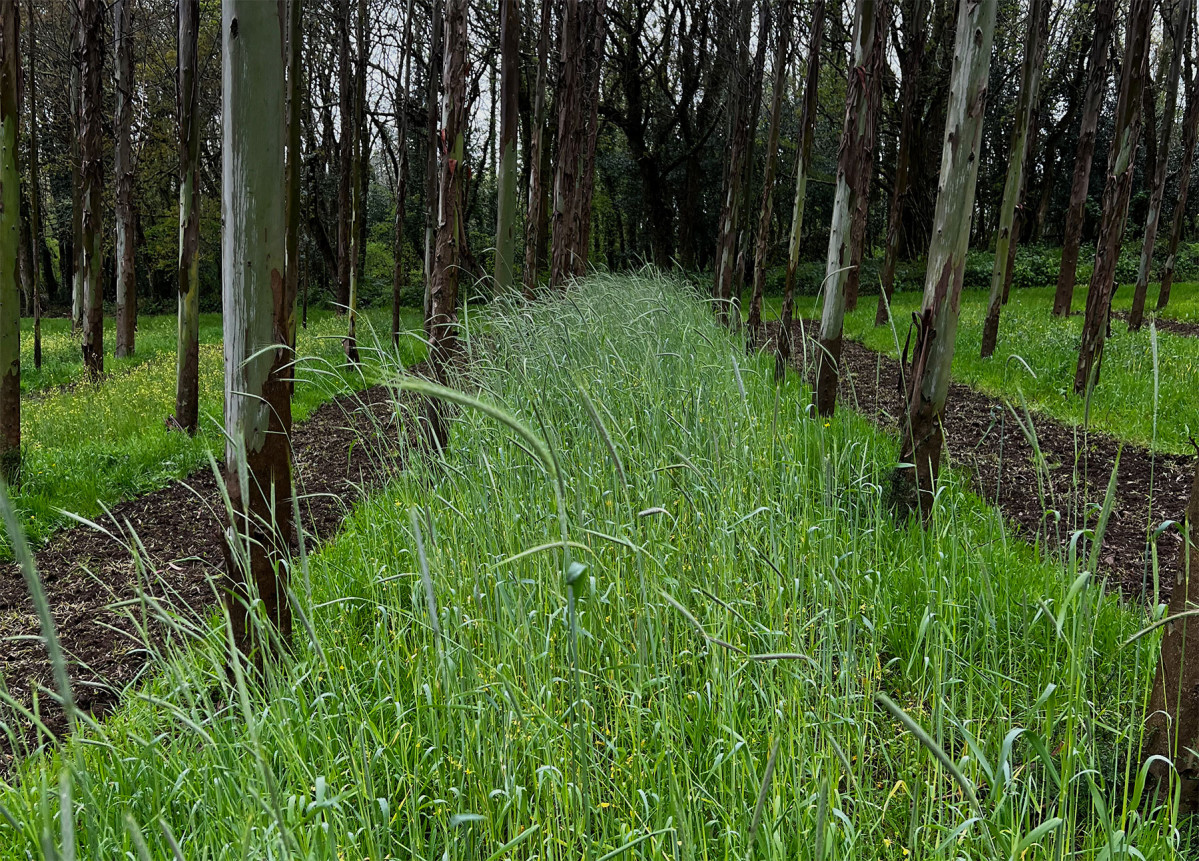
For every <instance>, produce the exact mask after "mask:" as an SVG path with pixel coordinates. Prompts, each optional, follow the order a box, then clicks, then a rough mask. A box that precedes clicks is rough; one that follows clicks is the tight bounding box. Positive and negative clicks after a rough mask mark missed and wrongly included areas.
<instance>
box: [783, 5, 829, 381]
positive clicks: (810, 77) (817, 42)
mask: <svg viewBox="0 0 1199 861" xmlns="http://www.w3.org/2000/svg"><path fill="white" fill-rule="evenodd" d="M823 43H824V0H816V2H815V3H814V4H813V6H812V29H811V32H810V33H809V34H808V68H807V71H806V73H805V74H804V97H803V113H802V115H801V116H800V120H799V145H798V146H797V147H796V154H795V202H794V204H793V205H792V209H791V235H790V238H789V239H788V241H787V280H786V285H785V287H784V290H783V307H782V310H781V311H780V313H779V319H780V327H779V336H778V338H777V339H776V341H775V362H774V378H775V380H776V381H781V380H782V379H783V375H784V374H785V373H786V372H787V363H788V362H789V361H790V360H791V320H792V318H793V316H794V314H795V271H796V269H797V268H798V267H799V242H800V239H801V238H802V235H803V214H804V202H805V200H806V198H807V191H808V173H809V171H810V170H811V167H812V141H813V140H814V139H815V137H816V111H817V110H818V109H819V106H820V49H821V46H822V45H823Z"/></svg>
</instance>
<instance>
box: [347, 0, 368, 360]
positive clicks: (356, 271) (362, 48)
mask: <svg viewBox="0 0 1199 861" xmlns="http://www.w3.org/2000/svg"><path fill="white" fill-rule="evenodd" d="M355 24H356V26H355V33H354V43H355V44H354V48H355V51H356V54H355V62H354V92H353V98H352V103H353V108H352V109H351V111H350V116H351V122H352V123H353V134H352V135H351V138H350V145H351V152H352V159H353V160H352V162H351V165H350V227H349V232H350V265H349V269H350V273H349V275H350V293H349V298H348V300H347V301H346V340H345V351H346V360H347V361H349V362H351V363H353V364H357V363H358V360H359V356H358V287H359V282H360V281H361V275H362V265H361V264H362V239H363V236H364V235H365V233H364V231H363V228H364V227H365V226H366V224H365V221H364V219H363V214H364V212H365V207H366V188H367V182H368V181H369V173H370V166H369V165H368V164H367V163H366V162H367V157H366V150H367V140H366V137H367V134H366V127H365V120H366V64H367V62H368V61H369V60H370V52H369V51H368V49H367V44H366V0H358V14H357V16H356V17H355Z"/></svg>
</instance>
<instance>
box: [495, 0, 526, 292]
mask: <svg viewBox="0 0 1199 861" xmlns="http://www.w3.org/2000/svg"><path fill="white" fill-rule="evenodd" d="M519 120H520V10H519V9H518V7H517V3H516V0H501V2H500V159H499V177H498V183H497V184H498V186H499V188H498V198H499V199H498V201H497V205H496V224H495V286H496V289H497V290H499V291H503V292H507V291H509V290H511V289H512V285H513V284H514V283H515V280H516V279H515V271H514V265H515V263H514V261H515V256H516V179H517V175H516V174H517V170H516V132H517V125H518V123H519Z"/></svg>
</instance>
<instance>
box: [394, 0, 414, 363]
mask: <svg viewBox="0 0 1199 861" xmlns="http://www.w3.org/2000/svg"><path fill="white" fill-rule="evenodd" d="M413 5H414V2H413V0H408V11H407V13H406V15H405V18H404V21H405V27H404V47H403V49H402V56H401V58H400V67H401V73H402V76H403V77H402V78H401V79H400V80H398V81H397V82H396V87H397V93H396V104H395V115H396V128H398V129H399V130H400V131H399V142H398V143H399V149H400V158H399V163H398V164H397V165H396V217H395V230H394V238H393V240H392V254H393V258H394V266H393V268H392V273H391V346H392V347H393V348H395V349H399V346H400V296H401V294H402V293H403V290H404V288H405V287H407V286H408V270H407V268H406V267H405V266H404V215H405V212H406V204H407V199H408V175H409V173H410V172H411V168H410V166H409V156H408V98H409V95H410V94H411V92H412V87H411V84H412V42H413V39H412V35H413V34H412V9H413ZM401 86H402V87H403V89H402V91H400V90H399V88H400V87H401Z"/></svg>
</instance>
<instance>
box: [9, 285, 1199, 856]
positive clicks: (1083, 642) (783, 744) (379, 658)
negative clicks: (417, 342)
mask: <svg viewBox="0 0 1199 861" xmlns="http://www.w3.org/2000/svg"><path fill="white" fill-rule="evenodd" d="M485 323H486V326H487V331H486V337H485V338H482V339H479V338H477V339H474V340H473V341H472V342H471V345H472V349H473V350H474V351H475V355H474V364H473V371H472V381H473V382H474V383H475V384H477V386H478V393H479V397H480V398H481V399H483V400H484V401H485V402H487V403H490V404H494V405H496V406H497V407H498V409H499V410H500V411H501V412H500V413H499V415H500V419H501V420H497V419H496V418H493V417H489V416H487V415H485V414H484V413H483V412H481V411H480V410H478V409H475V408H473V407H471V406H469V405H468V406H466V407H463V408H459V409H457V410H456V412H455V415H456V418H455V422H454V427H453V431H452V438H451V452H452V453H451V454H450V456H449V459H448V461H447V462H445V463H444V464H429V463H428V462H427V461H425V460H424V459H421V458H413V459H412V460H411V461H410V464H409V469H408V470H407V471H406V472H405V473H404V474H403V475H402V476H401V477H400V478H399V480H397V481H396V482H395V483H394V484H393V485H391V486H390V487H389V488H387V489H386V490H385V491H382V492H379V493H377V494H374V495H373V496H371V497H370V498H369V500H368V501H366V502H365V503H364V504H362V505H360V506H359V507H358V509H357V510H356V511H355V513H354V514H353V516H352V517H351V518H350V519H349V520H348V521H347V523H346V526H345V529H344V532H343V534H342V535H341V537H340V538H339V539H337V540H336V541H334V542H333V543H332V544H330V545H328V546H327V547H326V548H325V549H323V550H322V551H321V552H320V554H319V555H317V556H315V557H312V558H310V559H309V560H308V565H305V566H301V567H300V568H298V569H297V570H298V572H299V576H297V580H298V581H300V582H298V583H297V586H296V591H297V592H298V593H299V600H300V601H301V603H302V605H303V606H304V607H305V611H306V617H307V618H309V619H310V620H311V622H312V625H313V628H314V630H315V636H316V641H315V643H313V642H312V641H310V640H309V639H308V638H307V637H305V636H300V637H299V638H298V639H299V643H298V646H297V651H296V654H295V656H294V659H293V660H290V661H287V662H285V663H284V664H282V665H281V666H278V667H275V668H272V669H271V671H270V672H269V673H268V676H267V678H266V679H265V681H264V682H263V683H262V685H261V687H259V686H256V685H247V686H246V687H244V688H242V687H236V688H234V689H233V690H232V691H229V692H228V693H227V694H221V693H219V691H220V690H221V689H223V688H226V687H227V681H226V679H227V677H226V673H225V668H224V654H225V652H224V645H223V644H224V638H223V635H222V633H221V628H220V626H219V625H214V626H213V627H212V629H211V631H210V632H209V633H207V634H206V635H205V636H204V637H202V638H201V639H200V640H196V641H193V642H192V643H191V645H190V648H189V649H188V650H187V651H183V650H181V649H178V648H177V649H176V650H174V651H172V652H171V653H170V654H168V655H165V656H163V659H164V662H165V666H164V668H163V670H162V674H161V676H160V677H159V678H158V679H157V680H156V681H154V682H153V683H152V684H150V685H149V686H148V687H147V688H146V689H145V690H144V692H142V694H140V695H137V696H134V697H133V699H131V700H130V702H129V704H128V705H127V706H126V707H125V708H124V709H123V711H122V712H121V713H120V714H119V715H117V716H116V717H114V718H113V719H112V720H110V721H108V722H107V723H105V724H104V725H103V726H99V727H94V728H91V729H87V730H84V731H83V732H82V733H81V734H80V735H79V736H77V737H76V738H74V739H73V740H71V741H69V742H68V743H67V744H66V746H65V747H64V748H63V749H62V752H61V754H58V755H54V756H38V757H34V758H32V759H29V760H26V761H25V762H23V763H21V764H20V765H19V767H18V770H17V773H16V774H15V775H14V777H13V778H12V780H11V781H10V782H9V783H8V784H7V785H4V786H0V804H3V807H4V810H5V811H6V812H7V813H6V815H7V816H8V817H11V819H12V820H13V822H14V823H15V825H5V824H4V822H3V819H0V858H23V857H26V856H27V855H28V854H37V853H38V852H39V851H40V850H39V848H38V847H39V845H51V846H58V845H60V844H61V842H62V837H61V835H63V834H67V835H70V840H71V841H72V849H74V850H75V851H76V852H77V857H87V858H108V857H136V853H137V852H138V849H137V846H138V841H145V843H146V844H148V849H147V851H146V854H145V856H144V857H152V858H159V857H170V849H169V846H168V842H169V841H168V838H167V837H166V836H165V835H166V834H167V833H168V832H169V833H170V834H172V835H174V836H175V837H177V838H178V839H179V841H180V843H181V847H182V857H186V858H189V859H191V858H237V859H243V858H253V859H258V858H280V857H288V858H328V859H335V858H366V857H369V858H371V859H383V858H417V859H441V858H447V859H501V858H503V859H518V858H519V859H532V858H537V859H539V861H540V859H577V858H581V857H589V858H591V859H601V858H602V859H615V858H620V859H625V858H645V859H649V858H671V859H717V858H719V859H724V858H771V859H796V858H798V859H850V858H852V859H871V861H875V860H876V859H886V861H903V859H908V858H914V859H942V858H943V859H959V858H964V859H992V858H1008V857H1015V858H1019V859H1021V861H1034V859H1047V858H1060V857H1072V858H1073V857H1077V858H1088V859H1099V858H1114V857H1140V858H1145V859H1165V858H1180V857H1185V856H1186V853H1187V852H1189V851H1191V848H1192V847H1189V846H1188V845H1187V844H1186V842H1185V838H1181V837H1180V836H1179V835H1178V833H1177V832H1175V831H1173V830H1172V828H1171V822H1170V821H1169V819H1168V818H1167V816H1166V815H1165V814H1164V813H1163V812H1162V811H1161V810H1154V809H1151V808H1150V807H1149V806H1148V805H1145V806H1141V805H1140V804H1139V802H1140V798H1138V797H1137V796H1136V791H1137V787H1138V786H1140V785H1141V784H1140V783H1139V781H1138V780H1137V773H1136V768H1135V751H1136V750H1137V749H1138V745H1139V736H1138V732H1137V727H1138V725H1139V716H1140V715H1141V714H1142V711H1143V706H1144V701H1145V699H1146V697H1147V694H1148V690H1149V685H1150V683H1151V680H1152V670H1153V667H1152V661H1153V656H1154V655H1155V650H1156V647H1157V635H1156V634H1153V635H1149V636H1146V637H1143V638H1141V639H1140V640H1139V641H1137V642H1136V643H1134V644H1133V645H1131V646H1128V647H1125V648H1121V643H1122V642H1123V641H1124V640H1126V639H1127V638H1128V637H1129V636H1130V635H1131V634H1133V633H1134V632H1136V631H1137V630H1138V629H1139V628H1140V627H1141V626H1142V625H1143V624H1144V623H1145V618H1146V614H1145V613H1144V611H1143V610H1139V609H1137V608H1135V607H1134V608H1128V607H1124V606H1123V605H1122V604H1121V603H1120V602H1119V601H1118V600H1117V599H1116V598H1115V597H1113V596H1111V595H1108V594H1106V593H1105V591H1104V588H1103V586H1102V584H1101V583H1098V582H1096V581H1094V580H1093V579H1092V578H1090V577H1089V576H1088V575H1086V574H1085V572H1084V571H1083V568H1084V567H1085V566H1083V565H1081V563H1079V562H1077V561H1075V560H1072V559H1070V560H1060V559H1055V560H1049V561H1044V560H1041V559H1040V558H1038V556H1037V554H1036V553H1035V552H1034V550H1033V549H1032V548H1030V547H1029V546H1028V545H1026V544H1023V543H1021V542H1019V541H1014V540H1012V539H1011V538H1010V537H1009V536H1008V535H1007V534H1006V533H1005V531H1004V528H1003V524H1002V521H1001V519H1000V517H999V516H998V515H996V514H995V513H994V512H993V511H992V510H990V509H989V508H987V507H986V506H984V505H983V504H981V503H980V502H979V501H978V500H977V498H975V497H974V496H972V495H971V494H970V493H969V492H968V491H967V490H966V487H967V486H968V485H967V482H965V481H964V480H962V479H960V478H958V477H956V476H954V475H952V474H950V475H949V476H947V484H946V487H945V489H944V492H943V493H942V494H941V495H940V496H939V502H938V510H937V513H936V519H935V522H934V523H933V525H932V527H931V528H930V529H928V530H924V529H921V528H919V527H918V526H916V525H914V524H912V525H909V526H902V525H901V526H897V525H895V524H893V523H892V521H891V518H890V515H889V513H888V512H887V510H886V509H885V506H884V504H883V502H882V498H881V497H882V494H881V486H882V485H883V484H884V482H885V481H886V478H887V475H888V474H889V472H890V470H891V468H892V465H893V464H894V462H895V457H896V446H895V441H894V440H893V439H892V438H890V437H888V436H886V435H884V434H882V433H880V432H879V431H877V430H876V429H874V428H873V427H872V426H871V425H870V424H869V423H868V422H866V421H865V420H863V419H861V418H860V417H857V416H855V415H853V414H852V413H850V412H849V411H845V410H842V411H839V412H838V415H837V417H836V418H835V419H833V420H831V421H827V422H816V421H811V420H809V419H807V418H805V413H806V408H807V405H808V398H809V395H808V392H807V391H806V389H805V388H803V387H802V386H801V385H800V384H799V382H798V381H797V379H795V378H794V377H792V378H790V379H788V380H787V381H786V383H785V385H783V387H782V388H781V389H776V388H775V386H774V385H773V383H772V382H771V371H772V367H771V366H772V363H771V362H770V361H769V360H768V359H755V360H752V361H750V362H748V363H747V360H746V359H744V357H743V350H741V349H740V348H739V346H738V345H737V344H735V343H734V341H733V340H732V339H731V338H730V337H729V336H727V335H726V334H724V333H722V332H721V331H719V330H717V328H716V327H715V326H714V325H713V324H712V322H711V318H710V315H709V314H708V312H707V310H706V309H705V308H704V307H703V305H702V304H701V303H699V302H695V301H692V300H690V299H689V298H688V297H687V296H685V295H683V293H682V292H681V291H680V290H679V289H678V288H677V287H676V286H675V285H673V284H672V283H669V282H664V281H660V280H655V279H652V278H648V277H643V278H599V277H597V278H593V279H590V280H588V281H587V282H585V283H584V284H583V285H582V286H581V287H580V288H579V289H578V290H576V291H573V292H571V293H569V294H567V295H565V296H564V297H562V298H560V299H555V300H552V301H546V302H543V303H539V304H537V305H534V306H531V307H528V308H527V309H523V310H513V311H511V312H504V311H502V310H501V309H496V310H494V311H493V312H491V313H489V315H488V317H487V318H486V319H485ZM538 440H541V441H544V445H545V446H548V447H549V448H550V449H552V452H553V454H552V456H550V457H548V458H547V457H540V456H538V455H537V452H538V448H539V446H538V443H537V441H538ZM556 474H558V475H560V476H561V487H562V488H563V493H562V495H561V498H560V499H559V498H557V494H556V492H555V487H556V481H555V477H554V476H555V475H556ZM414 523H416V524H419V526H417V527H414ZM414 529H415V530H416V531H414ZM417 534H419V536H420V540H421V542H422V544H421V545H420V546H422V547H423V551H421V550H418V543H417V539H416V535H417ZM564 538H565V539H566V540H567V541H568V542H571V543H570V544H569V545H568V547H569V551H568V552H564V551H566V550H567V547H564V546H563V544H562V541H563V539H564ZM575 563H578V564H575ZM579 565H583V566H586V567H585V568H583V569H580V568H579ZM422 571H425V572H426V573H425V574H423V575H422V573H421V572H422ZM308 583H310V584H311V587H310V588H311V596H310V597H307V595H308V588H309V587H308V586H307V585H306V584H308ZM1072 584H1073V588H1072ZM701 627H702V631H701ZM298 630H301V629H298ZM318 645H319V648H318V647H317V646H318ZM750 656H757V657H755V658H751V657H750ZM214 691H216V692H218V693H213V692H214ZM880 692H882V693H885V694H886V695H888V696H889V697H891V698H892V699H893V700H894V701H895V702H897V703H898V704H899V705H900V706H901V707H902V708H903V709H904V710H906V714H907V715H908V716H910V720H912V721H915V722H916V724H917V725H918V726H919V727H920V728H922V729H921V732H923V733H924V734H925V736H926V737H927V739H928V741H927V744H926V743H924V742H922V741H921V740H920V739H919V738H918V736H917V734H916V733H914V732H913V731H911V729H909V728H908V727H907V726H905V724H904V723H902V722H901V721H900V719H899V718H898V717H897V716H896V715H895V714H893V713H892V712H891V711H889V710H887V709H886V708H884V707H883V706H882V705H880V701H879V700H877V699H876V695H877V694H879V693H880ZM226 701H227V704H226ZM933 748H936V749H937V750H938V751H940V752H942V753H943V757H944V759H938V758H937V757H936V756H934V753H933ZM774 749H776V750H777V753H776V754H775V756H774V758H773V766H774V768H773V774H772V778H771V780H770V781H769V783H766V781H765V780H764V775H765V773H766V772H767V770H768V765H767V763H768V760H770V759H771V753H772V750H774ZM944 760H948V761H951V762H953V763H954V768H955V769H957V770H958V771H959V772H960V774H961V781H960V782H959V780H958V779H957V778H956V777H954V776H953V775H952V774H951V773H950V772H949V770H948V769H947V768H946V767H945V766H943V765H942V764H941V763H942V761H944ZM968 793H970V794H973V795H974V796H976V797H977V806H975V805H974V804H972V803H971V801H970V800H969V798H970V794H968ZM64 809H67V810H70V811H71V815H70V816H68V817H62V816H61V814H60V811H62V810H64ZM755 809H757V810H758V811H759V813H758V814H757V815H755ZM755 821H757V828H756V833H755V835H754V838H753V840H752V842H751V840H750V833H751V830H753V828H754V822H755ZM64 822H65V823H67V824H63V823H64ZM68 825H69V826H70V827H68ZM39 841H41V843H40V844H39ZM1129 849H1132V850H1135V852H1137V853H1139V854H1137V855H1134V856H1127V855H1123V854H1121V853H1122V852H1124V851H1128V850H1129ZM1105 853H1106V854H1105ZM63 857H68V856H66V855H64V856H63Z"/></svg>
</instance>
